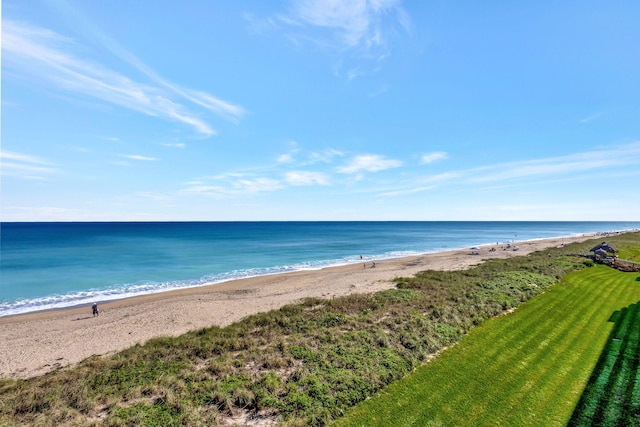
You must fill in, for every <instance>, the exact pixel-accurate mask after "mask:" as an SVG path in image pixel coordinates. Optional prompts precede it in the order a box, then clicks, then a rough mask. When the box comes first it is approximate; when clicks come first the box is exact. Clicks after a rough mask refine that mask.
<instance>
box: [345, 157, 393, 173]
mask: <svg viewBox="0 0 640 427" xmlns="http://www.w3.org/2000/svg"><path fill="white" fill-rule="evenodd" d="M400 166H402V162H401V161H400V160H395V159H385V158H384V157H382V156H379V155H376V154H364V155H360V156H356V157H355V158H354V159H353V160H352V161H351V163H349V164H348V165H346V166H342V167H339V168H338V169H337V171H338V172H340V173H347V174H352V173H359V172H363V171H366V172H380V171H383V170H386V169H392V168H397V167H400Z"/></svg>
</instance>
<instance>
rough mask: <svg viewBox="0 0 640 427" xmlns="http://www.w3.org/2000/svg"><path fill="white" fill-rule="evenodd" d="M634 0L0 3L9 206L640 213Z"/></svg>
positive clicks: (231, 216)
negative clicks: (0, 10)
mask: <svg viewBox="0 0 640 427" xmlns="http://www.w3.org/2000/svg"><path fill="white" fill-rule="evenodd" d="M638 22H640V2H638V1H637V0H621V1H618V2H609V1H589V0H586V1H580V2H568V1H560V2H557V1H553V2H552V1H547V0H541V1H536V2H525V3H523V2H504V1H493V2H477V1H458V2H447V1H415V0H414V1H400V0H369V1H366V0H359V1H355V0H342V1H339V0H326V1H313V0H291V1H269V2H257V1H241V0H240V1H210V0H206V1H205V0H203V1H198V0H189V1H184V2H183V1H180V2H179V1H168V0H166V1H165V0H136V1H131V2H128V1H97V0H89V1H87V0H30V1H23V0H4V1H3V2H2V146H1V152H2V158H1V161H2V164H1V167H2V182H1V186H2V187H1V190H2V194H1V201H2V205H1V214H2V220H4V221H121V220H134V221H139V220H640V190H639V183H640V26H638Z"/></svg>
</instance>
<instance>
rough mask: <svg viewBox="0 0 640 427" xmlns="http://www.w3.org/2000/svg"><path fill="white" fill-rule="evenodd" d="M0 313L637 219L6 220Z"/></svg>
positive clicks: (0, 247) (629, 225)
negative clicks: (37, 221) (90, 221)
mask: <svg viewBox="0 0 640 427" xmlns="http://www.w3.org/2000/svg"><path fill="white" fill-rule="evenodd" d="M0 227H1V229H0V232H1V234H0V316H6V315H11V314H19V313H27V312H31V311H38V310H47V309H54V308H62V307H70V306H75V305H81V304H90V303H91V302H93V301H97V302H104V301H108V300H114V299H120V298H126V297H130V296H135V295H141V294H147V293H153V292H161V291H166V290H172V289H179V288H185V287H192V286H200V285H204V284H208V283H218V282H223V281H228V280H233V279H238V278H244V277H251V276H260V275H266V274H275V273H283V272H290V271H297V270H304V269H319V268H323V267H327V266H335V265H344V264H350V263H359V262H361V260H360V256H362V257H363V259H364V260H383V259H389V258H397V257H402V256H408V255H418V254H426V253H432V252H437V251H443V250H449V249H458V248H464V247H469V246H475V245H482V244H490V243H496V242H500V243H504V242H511V241H514V240H516V241H517V240H529V239H542V238H548V237H559V236H571V235H579V234H584V233H592V232H607V231H621V230H631V229H640V222H149V223H141V222H135V223H124V222H117V223H2V224H0Z"/></svg>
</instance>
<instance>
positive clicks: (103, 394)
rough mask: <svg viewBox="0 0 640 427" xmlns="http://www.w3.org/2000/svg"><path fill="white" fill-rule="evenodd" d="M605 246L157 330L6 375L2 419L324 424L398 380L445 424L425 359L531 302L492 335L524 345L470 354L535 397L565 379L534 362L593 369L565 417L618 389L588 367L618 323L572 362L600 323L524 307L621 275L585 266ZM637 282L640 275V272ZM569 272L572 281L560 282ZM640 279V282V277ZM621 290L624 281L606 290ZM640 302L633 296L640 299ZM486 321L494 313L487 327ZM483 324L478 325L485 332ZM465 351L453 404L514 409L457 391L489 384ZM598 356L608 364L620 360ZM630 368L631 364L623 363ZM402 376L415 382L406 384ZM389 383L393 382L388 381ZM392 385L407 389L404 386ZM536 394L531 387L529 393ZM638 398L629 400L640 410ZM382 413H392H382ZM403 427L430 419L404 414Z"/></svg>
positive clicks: (638, 243)
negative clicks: (35, 371)
mask: <svg viewBox="0 0 640 427" xmlns="http://www.w3.org/2000/svg"><path fill="white" fill-rule="evenodd" d="M607 241H608V242H610V243H612V244H614V245H616V246H618V248H619V249H620V250H621V257H625V255H624V254H625V253H627V254H632V256H636V255H637V254H638V251H637V249H636V248H638V247H640V234H638V233H626V234H622V235H618V236H615V237H611V238H608V239H607ZM597 242H598V241H597V240H593V241H588V242H584V243H580V244H571V245H567V246H565V247H563V248H553V249H548V250H545V251H540V252H536V253H533V254H530V255H528V256H525V257H516V258H510V259H503V260H498V259H493V260H489V261H487V262H484V263H482V264H480V265H479V266H476V267H474V268H471V269H468V270H464V271H424V272H422V273H419V274H418V275H416V276H415V277H413V278H398V279H397V280H396V284H397V289H392V290H387V291H383V292H379V293H376V294H372V295H351V296H347V297H341V298H334V299H330V300H325V299H316V298H314V299H308V300H305V301H304V302H302V303H300V304H294V305H288V306H285V307H283V308H281V309H279V310H274V311H271V312H266V313H260V314H256V315H253V316H249V317H247V318H245V319H243V320H242V321H240V322H237V323H235V324H233V325H230V326H228V327H225V328H218V327H211V328H205V329H200V330H197V331H193V332H191V333H188V334H185V335H183V336H180V337H160V338H156V339H153V340H150V341H148V342H147V343H146V344H144V345H138V346H134V347H132V348H130V349H127V350H125V351H123V352H120V353H118V354H115V355H113V356H108V357H92V358H89V359H87V360H85V361H83V362H82V363H80V364H78V365H76V366H74V367H71V368H66V369H60V370H58V371H54V372H51V373H48V374H46V375H43V376H40V377H35V378H31V379H26V380H13V379H3V380H0V425H43V426H47V425H56V426H72V425H73V426H75V425H83V426H91V425H95V426H98V425H100V426H103V425H104V426H129V425H144V426H172V425H175V426H178V425H180V426H182V425H187V426H200V425H202V426H205V425H234V424H236V425H282V426H307V425H312V426H321V425H326V424H329V423H331V422H333V421H334V420H336V419H339V418H341V417H342V416H343V415H344V414H345V413H346V412H347V411H348V410H349V409H350V408H353V407H354V406H356V405H357V404H358V403H360V402H363V401H364V400H366V399H369V398H370V397H371V396H373V395H374V394H375V393H376V392H380V395H381V396H382V395H386V394H389V393H402V390H400V389H398V387H403V386H401V385H400V384H409V385H411V386H412V387H413V389H414V391H412V392H411V393H413V392H415V393H423V394H420V396H423V397H421V399H419V400H416V399H413V398H412V397H411V395H410V394H407V395H406V401H407V402H408V407H416V408H417V409H412V410H413V411H414V412H415V413H416V414H417V415H416V416H415V417H417V418H415V417H414V418H412V419H419V420H427V419H430V420H434V421H433V422H435V423H436V424H435V425H437V423H439V422H442V423H445V424H448V421H447V420H448V418H446V416H445V415H441V414H436V415H431V412H428V411H430V409H426V408H423V406H424V404H425V399H426V401H430V400H431V399H435V398H434V397H433V396H432V395H430V394H428V392H430V391H433V389H434V387H433V386H432V385H431V384H432V383H431V381H435V379H433V378H430V379H428V380H423V379H421V377H416V375H423V374H422V372H423V369H422V368H420V367H422V366H423V365H424V364H425V362H427V361H428V360H430V359H431V358H432V357H433V356H434V355H435V354H437V353H438V352H440V351H442V350H443V349H444V348H447V347H451V346H452V345H453V344H456V343H458V342H459V341H460V340H461V338H463V337H466V339H465V341H464V342H465V344H464V345H462V344H458V345H455V346H453V347H452V348H451V349H450V350H448V351H445V352H444V354H443V355H444V356H445V357H437V358H436V359H435V360H434V361H433V362H432V363H429V364H428V367H431V366H437V365H438V364H441V363H446V360H447V359H449V358H451V357H452V354H453V356H455V354H456V353H455V352H461V351H462V350H463V349H464V346H466V345H468V344H467V341H469V340H471V341H472V342H473V340H474V339H475V340H478V338H474V337H476V336H477V335H479V334H475V333H474V334H470V335H468V333H469V332H470V331H471V330H473V331H474V332H475V331H482V330H484V331H489V332H492V331H493V330H494V329H496V330H497V328H498V325H499V323H498V322H497V320H498V319H493V318H495V317H496V316H498V315H500V314H503V313H506V312H509V311H511V310H513V309H514V308H516V307H519V306H520V305H521V304H522V303H524V302H525V301H529V300H531V301H529V303H527V304H525V305H524V306H522V307H520V308H519V309H518V310H516V312H515V313H514V315H509V316H502V317H500V319H509V321H511V322H514V324H513V325H512V326H511V327H510V328H507V329H505V330H504V331H503V333H504V334H507V335H508V336H506V337H504V338H502V337H498V336H496V337H494V341H493V342H492V341H488V342H489V344H493V343H494V342H498V338H500V339H504V340H512V342H521V345H520V350H519V349H518V348H513V349H511V348H508V347H504V348H502V347H496V348H493V349H492V350H491V352H492V353H491V352H489V353H487V354H483V353H482V352H480V353H478V354H477V355H475V356H474V353H471V354H472V356H467V357H468V358H472V359H482V360H483V364H482V365H481V366H483V367H484V368H483V369H486V370H487V371H489V369H492V370H493V371H495V372H499V373H501V375H502V376H500V377H495V378H493V377H488V378H489V379H491V384H490V385H491V388H490V389H489V390H490V391H489V394H491V393H495V392H497V391H498V390H500V389H501V388H505V387H507V385H506V384H512V383H513V384H512V385H509V386H508V387H512V389H511V391H510V392H511V393H523V394H522V396H523V397H527V398H528V399H530V400H534V401H535V400H536V398H535V397H534V396H538V394H539V392H537V390H539V389H540V387H541V384H540V383H541V382H548V383H549V385H548V386H546V387H547V388H543V390H548V391H549V390H554V393H552V394H555V390H556V389H562V388H563V387H564V384H563V383H562V382H560V380H558V379H557V378H555V377H554V375H550V376H549V377H545V378H542V377H538V376H533V375H532V372H534V370H533V369H532V368H531V365H541V366H542V363H545V364H546V365H545V366H553V367H554V368H556V369H557V373H558V374H560V373H562V374H563V375H569V376H572V375H573V374H565V373H564V371H565V370H567V369H569V367H572V366H573V365H576V364H577V365H580V366H582V368H581V369H583V370H586V372H587V373H586V376H584V375H583V376H582V377H580V378H581V379H580V381H578V382H577V383H576V384H575V387H574V388H571V390H570V391H569V392H568V393H565V395H566V396H564V397H560V398H554V399H555V400H557V404H556V405H555V406H547V407H546V408H563V409H558V410H557V412H554V413H552V414H551V415H550V416H551V417H557V418H558V419H565V418H566V420H567V421H568V420H569V419H570V418H571V417H572V413H571V412H570V411H569V412H568V413H567V411H566V410H565V409H564V408H567V407H570V406H571V404H569V403H566V401H567V400H570V399H573V406H571V410H573V407H574V406H576V404H577V403H578V401H579V400H580V397H581V396H582V391H583V388H584V387H585V386H588V387H590V386H589V385H590V384H591V383H593V384H594V385H593V387H592V388H593V390H594V391H593V396H603V395H606V394H607V393H608V392H606V391H605V392H604V393H603V392H601V390H602V387H600V386H599V384H600V381H599V380H593V381H592V380H589V375H590V374H591V371H592V370H593V368H594V366H595V365H596V364H598V357H599V355H600V354H601V352H602V349H603V347H604V345H605V343H606V339H607V336H608V333H609V332H610V331H609V330H607V327H609V328H611V326H610V325H611V324H610V323H607V322H606V321H605V326H601V327H600V329H599V332H593V333H594V334H595V335H594V337H596V338H598V339H601V336H602V334H604V335H605V338H604V339H601V341H598V344H597V346H594V348H593V349H591V350H590V351H591V352H590V353H589V354H588V355H585V356H584V360H583V357H582V356H580V357H578V356H579V355H577V354H574V353H571V354H570V355H569V356H571V358H570V359H567V355H565V354H563V352H567V351H568V350H567V349H568V347H567V344H566V343H565V341H566V340H568V341H572V340H573V341H576V342H577V343H578V342H579V341H580V340H581V339H583V338H584V339H590V338H589V337H591V335H589V337H584V336H583V334H584V333H586V330H588V329H590V328H589V327H586V326H584V327H583V328H586V329H585V331H584V332H582V333H580V332H578V333H575V332H573V331H567V332H563V331H562V330H561V329H560V328H558V327H557V323H555V322H560V323H561V322H562V321H563V319H562V317H563V316H560V315H557V314H554V313H555V312H554V311H553V309H552V308H551V307H547V305H545V304H543V305H541V306H540V307H541V308H539V309H538V310H542V311H546V312H547V315H546V316H543V315H541V316H539V317H537V319H538V321H536V319H528V318H525V319H520V320H518V319H519V317H518V316H515V314H518V315H519V314H520V313H522V312H525V311H526V310H529V311H531V310H533V312H536V310H535V309H532V308H530V307H534V308H535V307H536V305H535V304H540V303H538V302H537V301H538V300H540V299H542V298H534V299H533V300H532V298H533V297H535V296H537V295H540V294H543V293H544V294H545V295H544V297H547V295H551V296H554V295H558V294H562V293H563V292H566V291H565V289H574V288H579V287H580V286H586V287H588V286H589V284H590V283H591V282H592V281H594V280H604V279H606V280H609V275H611V274H623V273H618V272H615V271H613V270H609V269H608V268H607V267H601V266H596V267H594V268H588V266H589V265H591V264H590V263H589V262H588V261H586V259H585V258H583V257H580V256H577V254H580V253H586V252H588V249H589V248H590V247H591V246H593V244H594V243H597ZM625 251H626V252H625ZM633 251H635V252H633ZM633 254H635V255H633ZM580 270H583V271H584V272H586V273H585V274H586V276H584V275H583V273H581V272H579V273H576V272H578V271H580ZM572 272H574V273H572ZM569 273H572V274H569ZM598 274H602V275H603V276H602V277H600V276H598ZM590 275H594V276H590ZM605 276H606V277H605ZM581 277H586V279H584V281H585V283H587V285H581V284H579V283H578V282H579V281H580V280H582V279H580V278H581ZM626 277H637V274H628V276H626ZM603 278H604V279H603ZM624 280H628V279H624ZM559 281H562V283H561V284H558V285H556V283H558V282H559ZM636 284H637V286H638V287H639V288H640V284H638V282H636ZM611 286H613V287H616V286H618V285H616V284H614V285H604V286H601V287H606V288H609V287H611ZM547 291H548V292H547ZM583 292H587V291H583ZM565 298H573V299H574V300H575V303H576V304H577V303H578V302H580V300H581V299H585V296H584V295H583V294H582V293H578V294H575V295H573V296H571V295H569V296H565ZM588 298H589V300H590V301H591V302H592V304H596V303H600V301H601V300H609V299H611V300H613V299H615V298H617V297H616V296H612V295H611V293H603V294H596V293H595V292H594V293H593V294H589V297H588ZM620 298H622V296H620ZM625 298H626V297H625ZM633 298H635V300H633V303H635V302H637V301H638V300H639V299H640V298H638V297H631V299H633ZM560 299H562V298H560ZM621 301H622V299H621ZM558 307H559V308H557V309H559V310H564V316H565V317H571V319H572V322H573V324H574V325H577V324H583V323H585V322H590V321H594V319H592V318H591V317H589V316H586V315H584V313H583V312H582V311H580V310H576V309H574V306H572V305H566V304H565V305H564V306H563V305H562V304H560V305H559V306H558ZM585 307H586V306H585ZM615 307H617V306H615V305H611V306H609V305H607V306H606V307H604V306H603V309H602V310H603V313H604V314H603V313H600V312H598V314H599V315H602V316H608V317H610V316H612V314H613V313H614V311H615V310H622V309H623V307H619V308H617V309H616V308H615ZM607 310H609V312H608V313H606V311H607ZM589 312H590V313H591V312H592V311H589ZM520 317H522V316H520ZM608 317H607V318H608ZM488 319H493V320H491V321H490V322H486V321H487V320H488ZM514 319H515V320H514ZM553 319H555V322H554V320H553ZM540 322H544V323H543V324H541V323H540ZM585 324H587V323H585ZM478 325H481V326H480V327H476V326H478ZM627 329H629V328H627ZM631 329H633V328H631ZM493 333H496V332H493ZM590 333H591V332H590ZM531 335H533V336H531ZM594 339H595V338H594ZM543 343H544V345H542V344H543ZM557 346H559V347H557ZM532 347H536V348H538V347H540V348H539V349H537V350H536V351H537V353H536V354H535V355H530V356H527V358H518V354H520V353H518V351H523V352H525V353H526V349H529V350H530V349H531V348H532ZM452 352H453V353H452ZM547 354H548V357H547V358H546V359H545V360H547V359H548V360H554V361H555V363H552V362H550V361H546V362H541V361H538V359H537V357H538V356H540V357H541V356H542V355H547ZM480 356H481V357H480ZM587 359H588V360H587ZM462 360H463V362H464V364H462V365H460V367H459V368H458V373H457V374H458V375H462V379H461V380H460V381H449V383H450V384H451V385H450V386H449V387H448V389H447V391H446V394H445V395H444V397H443V398H444V399H446V401H447V402H450V408H451V411H452V412H456V411H460V410H461V408H465V407H467V408H470V409H471V410H472V411H471V413H475V414H476V416H477V417H478V418H477V419H478V420H482V419H484V418H482V417H485V416H488V417H497V418H495V419H502V418H499V417H502V416H503V415H501V414H502V411H503V410H508V409H509V408H510V407H511V406H514V405H515V403H514V401H512V400H508V399H507V398H506V397H505V398H503V400H502V401H500V400H492V399H489V400H486V399H485V400H484V401H482V400H480V399H478V400H477V401H476V400H475V399H476V397H475V396H476V395H473V397H471V398H470V399H466V401H465V399H462V398H461V397H460V396H461V394H460V393H459V392H460V391H461V392H463V393H466V392H467V391H468V390H471V389H475V388H477V389H478V390H479V389H480V388H481V387H480V385H482V386H486V385H487V384H485V383H477V384H476V386H477V387H474V386H473V384H468V383H466V384H465V381H464V378H465V375H471V374H465V370H466V369H467V366H469V369H471V362H472V361H471V360H464V358H463V359H462ZM496 360H498V362H499V363H496ZM460 363H462V362H460ZM478 363H479V362H478ZM590 364H591V365H590ZM600 364H601V365H602V366H609V364H610V362H609V361H605V362H602V363H600ZM636 366H637V364H636ZM563 367H564V368H563ZM416 368H420V369H416ZM632 370H633V369H632V368H629V369H627V370H626V371H624V372H631V371H632ZM618 371H620V369H617V368H616V369H609V371H608V372H609V374H607V375H608V377H607V378H611V377H612V372H618ZM425 372H426V371H425ZM469 372H471V371H469ZM410 373H411V375H410V376H409V377H407V375H408V374H410ZM426 375H435V374H426ZM581 375H582V374H581ZM404 377H407V379H406V380H403V381H402V382H398V381H397V380H399V379H401V378H404ZM446 380H447V378H443V379H440V380H439V381H442V382H446ZM425 381H426V382H425ZM476 381H480V379H478V380H476ZM392 383H393V384H394V385H393V386H392V387H391V388H387V386H388V385H389V384H392ZM433 384H435V383H433ZM554 385H555V389H554ZM393 387H396V389H395V391H394V388H393ZM459 387H461V388H459ZM627 388H628V387H627ZM618 389H624V386H622V385H620V386H619V388H618ZM526 390H530V392H529V393H525V392H524V391H526ZM606 390H609V389H606ZM424 393H427V394H424ZM479 393H480V394H482V392H479ZM484 394H487V393H484ZM544 397H545V396H544V393H543V394H542V395H539V396H538V398H539V399H542V398H544ZM596 399H602V398H601V397H594V398H593V399H590V398H589V399H587V400H586V401H585V402H584V403H580V405H582V406H584V407H585V408H589V409H588V411H591V412H593V414H600V413H604V412H607V411H608V410H606V409H603V408H605V407H606V405H605V404H604V403H603V404H594V403H593V401H594V400H596ZM376 400H377V398H376V399H371V400H370V402H375V401H376ZM367 403H368V402H367ZM510 405H511V406H510ZM580 405H578V406H579V407H582V406H580ZM633 405H634V403H633V401H631V407H632V408H633V407H634V406H633ZM443 407H444V406H443ZM636 407H637V406H636ZM361 408H365V407H360V406H358V407H356V409H355V410H354V411H353V414H354V415H350V417H348V418H345V419H343V420H340V421H339V423H343V424H339V425H374V424H367V423H364V424H363V423H360V421H357V420H358V418H352V417H355V416H357V415H356V414H357V413H358V412H360V413H362V412H363V411H364V412H367V411H369V409H361ZM376 411H377V412H376V413H380V417H382V416H383V415H382V414H381V412H380V409H377V410H376ZM553 411H556V409H553ZM585 411H587V410H585ZM483 414H487V415H483ZM392 416H395V415H392ZM599 416H600V415H589V417H591V418H588V419H593V417H599ZM574 418H575V425H585V424H584V423H583V421H581V420H582V419H581V418H580V417H579V416H577V415H576V416H575V417H574ZM574 418H571V419H572V420H573V419H574ZM349 420H352V421H349ZM353 420H356V421H353ZM525 421H526V420H525ZM505 422H506V421H505ZM572 422H573V421H572ZM380 425H383V424H380ZM386 425H389V424H386ZM394 425H395V423H394ZM398 425H428V424H424V423H422V422H418V424H412V423H411V422H405V424H398Z"/></svg>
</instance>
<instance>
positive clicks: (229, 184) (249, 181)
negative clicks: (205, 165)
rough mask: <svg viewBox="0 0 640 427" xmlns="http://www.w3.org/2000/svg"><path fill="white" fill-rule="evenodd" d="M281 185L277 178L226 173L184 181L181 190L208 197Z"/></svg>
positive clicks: (233, 194)
mask: <svg viewBox="0 0 640 427" xmlns="http://www.w3.org/2000/svg"><path fill="white" fill-rule="evenodd" d="M283 187H284V186H283V184H282V183H281V182H280V181H279V180H277V179H273V178H268V177H250V176H247V175H242V174H228V175H224V176H220V177H218V178H217V179H216V178H209V179H199V180H194V181H190V182H188V183H186V186H185V188H184V190H183V192H184V193H187V194H197V195H203V196H208V197H234V196H242V195H247V194H256V193H262V192H270V191H276V190H280V189H282V188H283Z"/></svg>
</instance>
